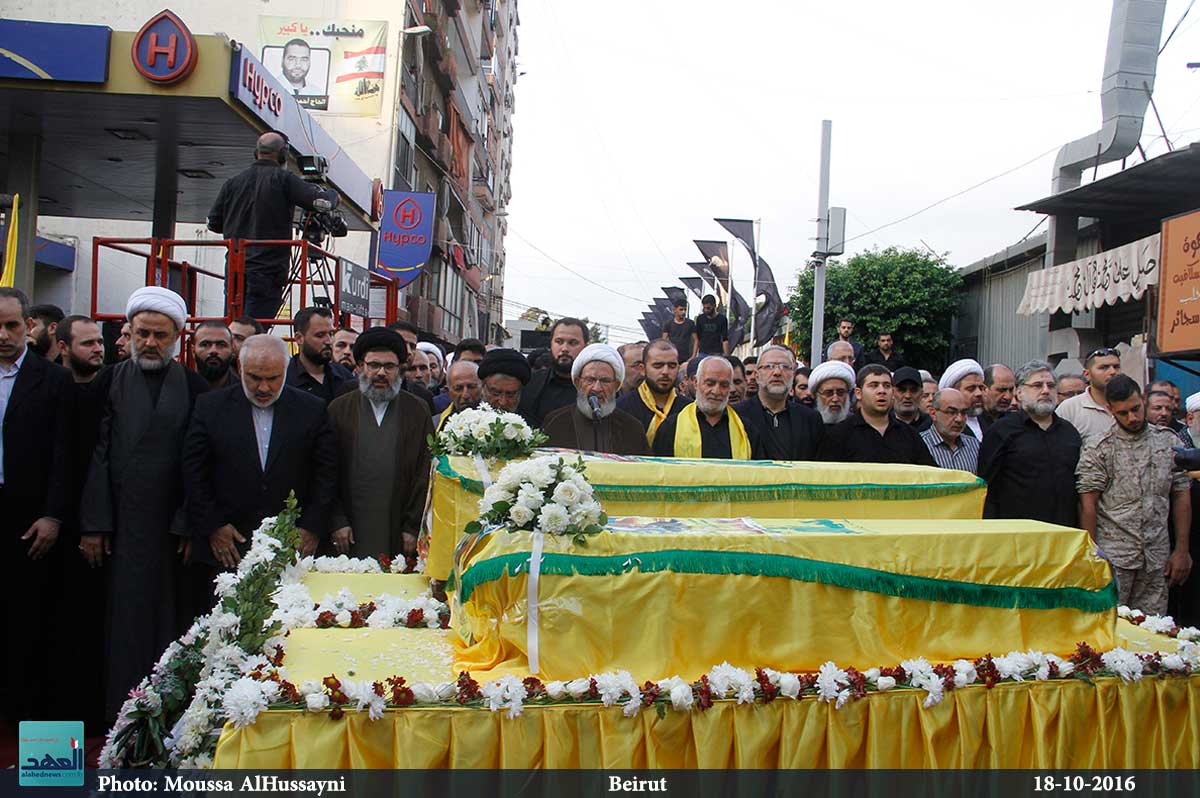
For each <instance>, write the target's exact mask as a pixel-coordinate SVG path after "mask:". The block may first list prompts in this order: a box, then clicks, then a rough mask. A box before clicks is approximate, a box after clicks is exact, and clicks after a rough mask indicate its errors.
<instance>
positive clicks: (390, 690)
mask: <svg viewBox="0 0 1200 798" xmlns="http://www.w3.org/2000/svg"><path fill="white" fill-rule="evenodd" d="M1179 647H1180V650H1179V652H1178V653H1175V654H1161V653H1153V654H1136V653H1133V652H1131V651H1126V650H1124V649H1120V648H1117V649H1113V650H1111V651H1107V652H1104V653H1103V654H1101V653H1100V652H1097V651H1096V650H1095V649H1093V648H1091V647H1090V646H1088V645H1087V644H1086V643H1079V644H1078V645H1077V647H1076V650H1075V652H1074V653H1073V654H1071V656H1069V657H1067V658H1065V659H1064V658H1062V657H1058V656H1056V655H1054V654H1043V653H1041V652H1037V651H1025V652H1022V651H1013V652H1010V653H1009V654H1006V655H1004V656H1002V657H993V656H991V655H987V656H984V657H979V658H977V659H974V660H965V659H960V660H956V661H955V662H953V663H949V664H931V663H929V662H928V661H927V660H925V659H923V658H921V659H914V660H905V661H904V662H901V663H900V664H899V665H897V666H894V667H891V668H871V669H870V670H867V671H858V670H856V669H854V668H852V667H847V668H840V667H838V666H837V665H836V664H834V663H833V662H826V663H825V664H824V665H822V666H821V667H820V669H818V670H817V671H816V672H815V673H781V672H779V671H775V670H771V669H770V668H756V669H755V670H754V671H753V672H751V671H748V670H744V669H742V668H736V667H734V666H732V665H730V664H729V663H728V662H725V663H722V664H720V665H718V666H716V667H715V668H713V669H712V670H710V671H709V672H708V673H706V674H704V675H703V676H701V677H700V678H699V679H698V680H696V681H694V682H690V683H689V682H686V681H684V680H683V679H681V678H679V677H678V676H672V677H670V678H668V679H662V680H660V681H658V682H653V681H647V682H644V683H643V684H641V685H640V686H639V685H638V683H637V682H636V681H635V680H634V679H633V677H632V676H631V675H630V673H629V672H628V671H618V672H610V673H600V674H594V675H592V676H588V677H586V678H580V679H573V680H571V681H566V682H563V681H552V682H542V681H541V680H539V679H537V678H535V677H533V676H527V677H525V678H524V679H521V678H518V677H516V676H503V677H501V678H499V679H495V680H493V681H490V682H486V683H483V684H480V683H479V682H477V681H476V680H475V679H473V678H471V675H470V674H469V673H465V672H464V673H460V674H459V676H458V679H457V681H455V682H442V683H438V684H430V683H426V682H412V683H410V682H408V681H406V680H405V679H404V678H402V677H400V676H392V677H389V678H387V679H384V680H382V681H376V682H366V681H349V680H343V679H340V678H338V677H337V676H336V675H333V674H331V675H329V676H326V677H325V678H324V679H323V680H322V681H321V682H320V683H317V682H306V683H305V684H303V685H300V686H299V687H296V686H295V685H292V684H290V683H288V682H287V681H286V680H283V679H282V677H281V676H280V675H279V672H278V670H271V669H265V670H262V671H259V672H256V673H252V674H250V677H249V678H250V679H251V680H252V681H258V682H260V684H268V683H269V684H270V685H271V686H269V687H267V688H265V691H264V692H269V693H270V694H271V695H273V696H278V698H275V699H274V700H273V702H272V703H270V704H269V706H270V707H271V708H273V709H274V708H278V709H299V710H304V711H306V712H308V713H322V712H328V713H329V716H330V718H331V719H333V720H338V719H340V718H342V717H343V715H344V714H345V712H346V711H347V710H359V711H362V710H366V711H367V712H368V714H369V717H370V718H371V719H378V718H379V717H382V715H383V712H384V710H386V709H399V708H404V707H410V706H414V705H432V706H439V705H440V706H469V707H486V708H487V709H489V710H491V711H493V712H499V711H503V712H504V713H505V714H506V715H507V716H508V717H510V718H515V717H518V716H519V715H521V714H522V711H523V708H524V707H525V706H526V705H550V704H569V703H595V702H599V703H601V704H603V705H604V706H606V707H608V706H615V705H618V704H619V705H620V706H621V707H622V712H623V714H624V715H625V716H626V717H634V716H636V715H637V714H639V713H640V712H641V711H642V710H643V709H647V708H650V707H653V708H654V710H655V711H656V712H657V713H658V715H659V716H660V717H662V716H664V715H665V714H666V712H667V711H668V710H676V711H681V712H690V711H692V710H693V709H695V710H699V711H704V710H706V709H709V708H710V707H712V705H713V703H714V702H716V701H723V700H732V701H736V702H737V703H739V704H769V703H771V702H772V701H774V700H776V699H779V698H787V699H792V700H801V699H803V698H808V697H815V698H816V699H817V700H818V701H822V702H827V703H830V704H833V705H834V708H835V709H841V708H842V707H843V706H845V705H846V704H847V703H848V702H851V701H858V700H860V699H862V698H865V697H866V696H867V695H868V694H869V693H875V692H880V693H882V692H888V691H890V690H897V689H913V690H923V691H924V692H925V694H926V695H925V699H924V701H923V705H924V706H925V707H926V708H928V707H932V706H935V705H937V704H939V703H941V701H942V700H943V699H944V698H945V696H946V694H947V693H949V692H951V691H953V690H956V689H959V688H962V687H967V686H969V685H983V686H984V687H987V688H989V689H990V688H992V687H995V686H996V685H997V684H1000V683H1003V682H1026V681H1043V682H1044V681H1052V680H1065V679H1079V680H1083V681H1088V682H1091V681H1092V680H1093V679H1095V678H1097V677H1104V676H1109V677H1117V678H1120V679H1122V680H1124V681H1127V682H1133V681H1139V680H1140V679H1142V678H1146V677H1150V676H1157V677H1160V678H1161V677H1167V676H1190V675H1193V674H1197V673H1200V645H1197V644H1195V643H1192V642H1189V641H1181V642H1180V644H1179ZM260 690H261V688H260ZM246 692H247V694H250V695H255V696H257V695H258V694H257V693H254V692H253V691H252V690H249V689H247V691H246ZM255 706H259V711H261V709H265V708H267V706H268V705H267V704H265V703H262V702H258V703H251V702H247V703H246V705H245V707H244V708H243V709H244V711H243V714H242V715H240V716H239V717H241V718H243V719H244V720H245V722H246V723H249V722H253V719H254V717H255V716H256V715H257V712H255V711H254V708H255ZM240 725H245V724H240Z"/></svg>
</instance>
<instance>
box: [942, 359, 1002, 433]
mask: <svg viewBox="0 0 1200 798" xmlns="http://www.w3.org/2000/svg"><path fill="white" fill-rule="evenodd" d="M946 388H953V389H955V390H956V391H960V392H961V393H962V395H963V396H965V397H966V398H967V401H968V402H969V403H970V404H969V406H968V407H967V429H968V430H970V432H971V434H972V435H974V436H975V440H977V441H982V440H983V427H982V426H981V425H980V417H981V416H983V402H984V399H985V398H986V396H987V384H986V383H985V382H984V380H983V366H981V365H979V361H977V360H972V359H971V358H969V357H964V358H963V359H962V360H956V361H954V362H953V363H951V364H950V365H949V366H948V367H947V368H946V371H945V372H944V373H943V374H942V378H941V379H940V380H938V390H939V391H940V390H945V389H946ZM987 422H988V425H989V426H990V425H991V418H990V417H988V418H987Z"/></svg>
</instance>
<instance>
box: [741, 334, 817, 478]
mask: <svg viewBox="0 0 1200 798" xmlns="http://www.w3.org/2000/svg"><path fill="white" fill-rule="evenodd" d="M757 365H758V393H757V394H756V395H754V396H751V397H750V398H749V399H747V400H746V401H744V402H742V403H741V404H739V405H737V406H736V407H735V408H734V409H735V410H736V411H737V414H738V416H740V417H741V419H742V423H744V424H745V425H746V429H747V430H753V432H752V433H751V437H753V438H756V439H757V440H758V443H759V450H758V451H756V452H755V453H754V456H755V457H756V458H758V459H762V460H816V459H817V445H818V444H819V443H820V442H821V436H822V435H824V434H825V425H824V423H823V422H822V421H821V416H820V415H819V414H818V413H817V411H815V410H812V409H810V408H808V407H805V406H804V405H802V404H799V403H792V402H789V401H788V394H789V393H791V388H792V378H793V377H794V376H795V374H796V356H795V355H793V354H792V351H791V350H790V349H788V348H787V347H785V346H768V347H767V348H766V349H764V350H763V351H762V353H761V354H760V355H759V356H758V364H757Z"/></svg>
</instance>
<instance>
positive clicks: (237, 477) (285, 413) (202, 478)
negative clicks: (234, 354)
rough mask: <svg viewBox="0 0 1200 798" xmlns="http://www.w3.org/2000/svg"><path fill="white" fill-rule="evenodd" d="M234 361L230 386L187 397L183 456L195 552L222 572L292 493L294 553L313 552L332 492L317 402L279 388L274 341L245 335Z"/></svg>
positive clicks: (278, 344) (328, 434)
mask: <svg viewBox="0 0 1200 798" xmlns="http://www.w3.org/2000/svg"><path fill="white" fill-rule="evenodd" d="M238 360H239V362H240V366H241V380H240V381H239V382H238V384H236V385H231V386H229V387H228V388H223V389H221V390H219V391H214V392H212V393H209V394H205V395H204V396H201V397H200V398H199V399H197V400H196V409H195V411H194V412H193V413H192V420H191V424H190V426H189V427H188V433H187V438H186V440H185V442H184V451H183V474H184V484H185V485H186V488H187V494H188V515H189V520H190V524H189V526H190V528H191V532H192V535H193V536H194V538H195V545H194V547H193V548H194V552H195V556H196V558H197V559H198V560H200V561H202V562H207V563H209V564H210V565H215V564H220V565H221V566H223V567H225V568H234V567H235V566H236V565H237V563H238V561H239V560H241V558H242V555H244V554H245V552H246V550H247V549H248V548H249V547H250V542H251V540H250V537H251V533H252V532H253V531H254V530H255V529H257V528H258V525H259V524H260V523H261V522H262V520H263V518H266V517H268V516H273V515H277V514H278V513H279V511H280V510H281V509H282V508H283V506H284V503H285V502H286V501H287V498H288V494H289V493H292V492H293V491H294V492H295V494H296V499H297V501H298V502H299V504H300V508H301V515H300V519H299V521H298V522H297V526H298V527H299V529H300V535H301V543H300V553H301V554H302V555H308V554H312V553H313V552H315V551H316V549H317V544H318V542H319V541H320V538H321V536H322V535H324V534H325V530H326V523H327V514H328V510H329V505H330V503H331V501H332V499H333V494H334V491H335V490H336V487H337V462H336V457H337V455H336V452H335V451H334V439H333V430H332V428H331V427H330V425H329V417H328V415H327V414H326V412H325V405H324V403H322V402H321V400H320V399H317V398H316V397H313V396H309V395H307V394H305V393H304V392H303V391H299V390H297V389H295V388H290V387H288V386H286V385H284V373H285V370H286V369H287V362H288V356H287V347H286V345H285V344H284V343H283V341H282V340H281V339H279V338H275V337H273V336H270V335H254V336H251V337H250V338H247V339H246V343H245V344H243V345H242V351H241V354H240V355H239V358H238Z"/></svg>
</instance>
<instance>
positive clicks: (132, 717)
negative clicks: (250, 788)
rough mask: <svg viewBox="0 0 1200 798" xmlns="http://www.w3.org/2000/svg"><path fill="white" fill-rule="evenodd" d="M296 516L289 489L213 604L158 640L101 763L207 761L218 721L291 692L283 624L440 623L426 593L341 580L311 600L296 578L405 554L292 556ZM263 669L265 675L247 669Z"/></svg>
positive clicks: (248, 718) (196, 764)
mask: <svg viewBox="0 0 1200 798" xmlns="http://www.w3.org/2000/svg"><path fill="white" fill-rule="evenodd" d="M298 517H299V508H298V507H297V505H296V502H295V499H294V497H289V499H288V503H287V506H286V507H285V508H284V511H283V513H281V514H280V515H279V516H278V517H276V518H267V519H264V520H263V522H262V524H261V525H260V526H259V528H258V529H257V530H255V532H254V534H253V537H252V538H251V545H250V550H249V551H248V552H247V554H246V556H245V557H244V558H243V559H242V561H241V563H240V564H239V566H238V570H237V571H236V572H234V573H222V574H219V575H218V576H217V578H216V582H215V590H216V595H217V596H218V599H219V603H218V605H217V607H216V608H215V609H214V610H213V611H212V612H211V613H209V614H208V615H206V616H204V617H202V618H200V619H199V620H197V621H196V623H195V624H193V625H192V628H191V629H189V630H188V632H187V634H185V635H184V636H183V637H181V638H180V639H179V640H178V641H176V642H174V643H172V644H171V645H170V646H168V647H167V650H166V651H164V652H163V655H162V656H161V657H160V658H159V660H158V662H157V663H156V664H155V666H154V669H153V671H152V672H151V675H150V676H149V677H147V678H146V679H143V680H142V682H141V684H139V685H138V686H137V687H136V688H134V689H133V690H132V691H130V694H129V698H128V699H127V700H126V702H125V704H124V705H123V706H122V708H121V711H120V713H119V714H118V716H117V721H116V723H115V725H114V726H113V728H112V729H111V730H110V732H109V734H108V737H107V739H106V741H105V745H104V748H103V750H102V751H101V754H100V765H101V767H104V768H118V767H168V766H170V767H181V768H204V767H210V766H211V764H212V755H213V753H214V751H215V749H216V743H217V739H218V738H219V737H220V733H221V728H222V727H223V725H224V723H225V721H226V720H229V721H232V722H233V723H235V724H236V725H245V724H246V723H249V722H252V721H253V719H254V718H255V717H257V715H258V712H260V711H261V710H262V709H265V708H267V707H268V706H271V705H272V704H273V703H275V702H278V701H284V702H287V701H290V700H293V699H296V698H297V696H298V695H299V694H298V693H296V692H295V691H294V688H293V689H291V690H287V689H283V690H281V688H280V681H281V678H282V673H283V671H282V670H281V669H280V668H281V666H282V664H283V659H284V655H285V650H286V636H287V635H288V633H290V631H291V630H292V629H301V628H328V627H334V626H337V627H346V628H356V627H358V626H360V625H361V626H369V627H371V628H390V627H398V626H404V627H408V628H418V627H429V628H446V627H448V626H449V620H450V610H449V607H448V606H447V605H446V604H445V603H443V602H440V601H437V600H436V599H434V598H432V597H431V596H430V595H429V593H428V592H426V593H425V594H422V595H420V596H418V597H416V598H413V599H404V598H399V597H396V596H392V595H388V594H384V595H381V596H378V597H376V598H375V599H374V601H370V602H359V601H358V600H357V599H356V598H355V597H354V596H353V595H352V594H351V593H350V592H349V591H348V590H345V589H343V590H341V591H339V592H338V594H337V595H336V596H328V595H327V596H325V597H324V598H323V599H322V600H321V601H320V602H316V603H315V602H314V601H313V598H312V596H311V595H310V594H309V591H308V588H307V587H306V586H305V585H304V584H303V579H304V575H305V574H307V573H309V572H314V571H315V572H319V573H383V572H391V573H410V572H412V570H411V569H412V563H411V561H410V562H406V561H405V560H404V558H403V557H396V558H391V557H388V556H386V555H379V556H378V557H375V558H364V559H351V558H349V557H345V556H342V557H317V558H312V557H305V558H297V556H296V544H297V542H298V539H299V532H298V530H297V529H296V520H297V518H298ZM401 563H404V565H401ZM264 673H273V674H275V678H274V679H268V680H262V679H259V678H255V677H254V675H255V674H257V675H259V676H261V675H262V674H264Z"/></svg>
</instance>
